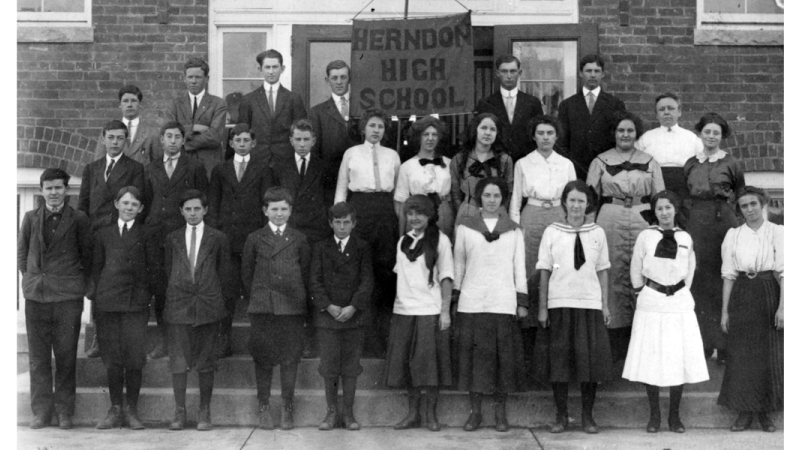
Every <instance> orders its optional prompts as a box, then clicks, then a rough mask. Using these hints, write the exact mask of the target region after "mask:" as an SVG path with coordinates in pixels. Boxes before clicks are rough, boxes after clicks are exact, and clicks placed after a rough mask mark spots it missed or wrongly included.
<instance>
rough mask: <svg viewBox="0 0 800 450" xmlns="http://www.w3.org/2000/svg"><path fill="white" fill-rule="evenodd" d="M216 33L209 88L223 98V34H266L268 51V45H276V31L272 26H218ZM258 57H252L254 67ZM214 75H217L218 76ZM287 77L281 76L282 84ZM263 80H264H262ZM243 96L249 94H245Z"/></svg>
mask: <svg viewBox="0 0 800 450" xmlns="http://www.w3.org/2000/svg"><path fill="white" fill-rule="evenodd" d="M214 28H215V30H214V33H212V34H211V36H213V39H211V40H210V42H209V43H208V44H209V49H214V50H213V51H210V52H209V53H210V55H211V75H212V82H211V84H212V86H209V88H210V90H211V91H212V92H216V93H218V94H217V95H219V96H220V97H223V96H224V95H223V81H224V80H223V78H222V69H223V68H222V61H223V54H222V51H223V50H222V43H223V34H225V33H265V34H266V35H267V38H266V41H265V43H264V49H263V50H267V49H269V48H274V47H268V46H267V45H270V44H271V45H274V42H275V30H274V29H273V27H272V26H271V25H266V26H238V25H217V26H215V27H214ZM255 57H256V55H253V56H252V62H253V65H254V66H255V65H256V60H255ZM283 64H284V66H285V65H286V56H284V62H283ZM214 74H217V75H216V76H215V75H214ZM285 76H286V75H285V74H284V75H281V84H284V85H285V84H286V83H285V82H284V77H285ZM228 80H249V78H228ZM262 80H263V78H262ZM211 88H213V89H211ZM242 94H248V92H243V93H242Z"/></svg>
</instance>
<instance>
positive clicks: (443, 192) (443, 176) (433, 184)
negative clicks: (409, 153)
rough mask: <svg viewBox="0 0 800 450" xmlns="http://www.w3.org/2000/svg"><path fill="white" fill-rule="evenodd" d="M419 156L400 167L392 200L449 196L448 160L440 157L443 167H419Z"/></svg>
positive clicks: (430, 165) (433, 165) (429, 165)
mask: <svg viewBox="0 0 800 450" xmlns="http://www.w3.org/2000/svg"><path fill="white" fill-rule="evenodd" d="M420 159H421V158H420V157H419V156H414V157H412V158H411V159H409V160H408V161H406V162H404V163H403V165H401V166H400V172H399V173H398V176H397V186H396V187H395V189H394V199H395V201H398V202H404V201H406V200H408V197H410V196H412V195H428V194H433V193H436V194H439V198H442V199H443V198H445V197H447V196H448V195H450V184H451V178H450V158H447V157H444V156H442V161H444V167H442V166H438V165H436V164H426V165H424V166H422V165H420V163H419V160H420Z"/></svg>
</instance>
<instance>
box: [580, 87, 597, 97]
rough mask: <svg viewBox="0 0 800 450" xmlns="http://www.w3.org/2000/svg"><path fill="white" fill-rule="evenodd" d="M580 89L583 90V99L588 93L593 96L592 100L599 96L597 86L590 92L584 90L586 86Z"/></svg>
mask: <svg viewBox="0 0 800 450" xmlns="http://www.w3.org/2000/svg"><path fill="white" fill-rule="evenodd" d="M582 89H583V96H584V97H586V96H587V95H589V92H591V93H592V94H594V98H597V97H599V96H600V86H597V87H596V88H594V89H592V90H591V91H590V90H589V89H586V86H584V87H583V88H582Z"/></svg>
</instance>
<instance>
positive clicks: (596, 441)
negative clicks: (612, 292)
mask: <svg viewBox="0 0 800 450" xmlns="http://www.w3.org/2000/svg"><path fill="white" fill-rule="evenodd" d="M783 439H784V435H783V430H780V431H778V432H777V433H771V434H770V433H764V432H762V431H760V430H756V429H753V430H749V431H745V432H742V433H731V432H730V431H728V430H727V429H689V430H687V432H686V433H685V434H683V435H679V434H675V433H670V432H661V433H658V434H655V435H654V434H648V433H646V432H645V431H644V429H641V430H638V429H636V430H634V429H609V428H606V429H601V430H600V433H599V434H596V435H591V436H590V435H587V434H585V433H583V432H582V431H580V430H575V431H568V432H566V433H563V434H560V435H555V434H550V433H548V432H547V430H544V429H534V430H529V429H526V428H513V429H512V430H511V431H509V432H508V433H497V432H496V431H494V430H493V429H492V428H481V429H480V430H478V431H476V432H473V433H467V432H464V431H462V430H461V429H459V428H446V429H444V430H442V431H441V432H439V433H432V432H430V431H428V430H426V429H415V430H409V431H394V430H392V429H391V428H384V427H375V428H365V429H363V430H361V431H356V432H353V431H345V430H334V431H329V432H322V431H318V430H316V429H314V428H297V429H294V430H292V431H280V430H277V431H264V430H259V429H253V428H217V429H215V430H212V431H208V432H198V431H195V430H184V431H181V432H175V431H169V430H166V429H163V428H160V429H148V430H145V431H131V430H127V429H122V430H115V431H98V430H95V429H93V428H76V429H74V430H69V431H62V430H59V429H58V428H54V427H51V428H46V429H43V430H31V429H28V428H27V427H18V428H17V448H18V449H21V450H22V449H24V450H28V449H31V450H42V449H47V450H66V449H70V450H71V449H115V450H121V449H125V450H127V449H146V450H160V449H169V450H180V449H192V450H242V449H245V450H256V449H259V450H261V449H265V448H269V449H270V450H284V449H286V450H289V449H291V450H316V449H324V450H373V449H375V450H381V449H390V450H446V449H458V450H471V449H476V450H509V449H526V450H527V449H533V450H537V449H539V450H562V449H563V450H567V449H569V450H572V449H603V450H606V449H608V450H622V449H635V450H639V449H657V450H664V449H670V450H685V449H686V450H717V449H718V450H736V449H759V450H772V449H783V448H784V445H783Z"/></svg>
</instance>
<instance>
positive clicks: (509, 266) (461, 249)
mask: <svg viewBox="0 0 800 450" xmlns="http://www.w3.org/2000/svg"><path fill="white" fill-rule="evenodd" d="M475 195H476V197H477V198H478V201H479V205H480V207H481V212H480V214H478V215H475V216H469V217H465V218H464V221H463V223H462V224H461V225H459V226H458V229H457V231H456V245H455V250H454V263H455V281H454V288H455V289H457V290H458V291H456V294H455V295H454V298H456V299H458V300H457V305H456V306H455V308H456V309H457V311H458V315H457V319H456V332H455V333H456V334H455V351H454V353H455V354H454V359H455V364H454V366H455V367H456V368H457V370H458V388H459V389H460V390H465V391H469V397H470V404H471V412H470V415H469V418H468V419H467V422H466V423H465V424H464V430H465V431H474V430H476V429H477V428H478V426H479V425H480V423H481V420H482V416H481V402H482V398H483V396H484V395H494V397H495V429H496V430H497V431H508V427H509V425H508V420H507V419H506V398H507V397H508V393H509V392H519V391H521V390H523V381H524V367H525V365H524V360H523V351H522V335H521V333H520V327H519V324H517V320H518V319H523V318H525V317H526V316H527V315H528V287H527V278H526V276H525V242H524V236H523V232H522V228H520V227H519V226H518V225H517V224H516V223H514V222H513V221H511V219H509V218H508V215H506V214H503V215H501V214H500V208H501V205H502V204H503V202H505V200H506V199H507V198H508V187H507V185H506V182H505V181H504V180H503V179H502V178H494V177H489V178H483V179H481V180H480V181H479V182H478V184H477V186H476V187H475Z"/></svg>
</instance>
